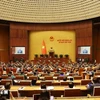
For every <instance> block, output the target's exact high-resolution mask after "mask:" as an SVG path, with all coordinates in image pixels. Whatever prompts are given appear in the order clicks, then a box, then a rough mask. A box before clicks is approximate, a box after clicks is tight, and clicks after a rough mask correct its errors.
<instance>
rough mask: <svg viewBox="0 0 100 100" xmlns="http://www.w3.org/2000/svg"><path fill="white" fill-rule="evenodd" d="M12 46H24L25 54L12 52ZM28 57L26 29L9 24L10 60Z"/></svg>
mask: <svg viewBox="0 0 100 100" xmlns="http://www.w3.org/2000/svg"><path fill="white" fill-rule="evenodd" d="M12 47H25V54H20V55H17V54H12ZM13 58H15V59H21V58H24V59H25V60H26V59H28V31H27V30H24V29H18V28H17V27H16V28H12V26H10V60H12V59H13Z"/></svg>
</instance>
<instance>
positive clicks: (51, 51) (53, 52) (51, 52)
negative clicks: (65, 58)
mask: <svg viewBox="0 0 100 100" xmlns="http://www.w3.org/2000/svg"><path fill="white" fill-rule="evenodd" d="M54 54H55V51H54V50H53V48H52V47H51V48H50V50H49V56H50V57H52V58H53V57H54Z"/></svg>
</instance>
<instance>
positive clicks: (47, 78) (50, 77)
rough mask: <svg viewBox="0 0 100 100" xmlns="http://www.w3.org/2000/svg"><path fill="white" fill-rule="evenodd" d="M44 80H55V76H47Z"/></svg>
mask: <svg viewBox="0 0 100 100" xmlns="http://www.w3.org/2000/svg"><path fill="white" fill-rule="evenodd" d="M44 79H45V80H53V76H45V77H44Z"/></svg>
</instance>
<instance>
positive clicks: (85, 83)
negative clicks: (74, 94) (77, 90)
mask: <svg viewBox="0 0 100 100" xmlns="http://www.w3.org/2000/svg"><path fill="white" fill-rule="evenodd" d="M90 82H91V80H90V79H82V80H81V85H87V84H88V83H90Z"/></svg>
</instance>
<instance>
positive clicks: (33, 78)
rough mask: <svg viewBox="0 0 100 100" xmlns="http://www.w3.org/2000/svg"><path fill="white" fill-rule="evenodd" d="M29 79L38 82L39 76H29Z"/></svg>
mask: <svg viewBox="0 0 100 100" xmlns="http://www.w3.org/2000/svg"><path fill="white" fill-rule="evenodd" d="M28 79H29V80H38V77H37V76H33V75H32V76H28Z"/></svg>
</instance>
